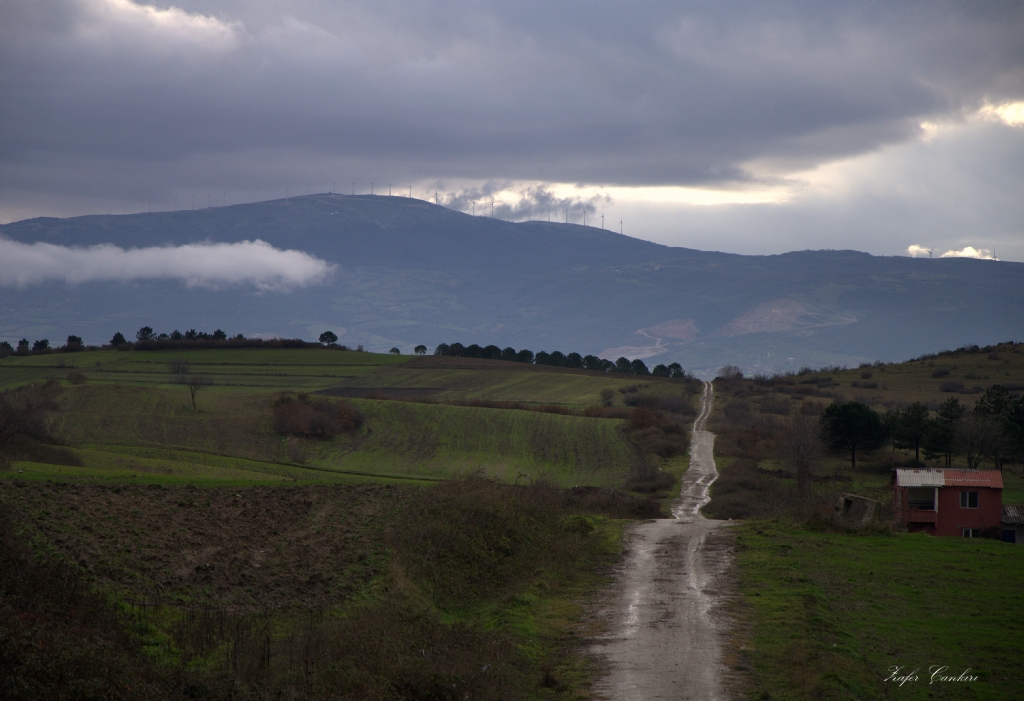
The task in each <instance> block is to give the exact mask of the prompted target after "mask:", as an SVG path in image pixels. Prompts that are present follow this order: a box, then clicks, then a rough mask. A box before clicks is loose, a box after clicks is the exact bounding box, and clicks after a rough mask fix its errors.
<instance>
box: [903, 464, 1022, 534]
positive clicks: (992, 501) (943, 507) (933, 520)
mask: <svg viewBox="0 0 1024 701" xmlns="http://www.w3.org/2000/svg"><path fill="white" fill-rule="evenodd" d="M892 484H893V491H894V493H893V507H894V518H895V520H896V525H897V526H898V527H900V528H903V529H905V530H907V531H909V532H911V533H913V532H917V531H924V532H926V533H930V534H931V535H943V536H958V537H961V538H980V537H981V536H982V534H983V533H984V532H985V531H988V533H987V534H986V535H990V536H992V537H996V536H997V535H998V533H999V531H1000V529H1001V523H1002V510H1003V509H1002V507H1003V475H1002V473H1001V472H999V471H998V470H928V469H918V470H913V469H911V470H893V475H892Z"/></svg>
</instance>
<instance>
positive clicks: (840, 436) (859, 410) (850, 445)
mask: <svg viewBox="0 0 1024 701" xmlns="http://www.w3.org/2000/svg"><path fill="white" fill-rule="evenodd" d="M819 421H820V424H821V431H822V438H823V439H824V440H825V443H826V444H827V445H828V447H829V448H830V449H832V450H849V451H850V467H851V469H856V468H857V450H858V449H859V450H875V449H876V448H879V447H881V445H882V443H883V441H884V440H885V431H884V429H883V427H882V419H881V417H880V416H879V415H878V413H877V412H875V411H872V409H871V407H869V406H867V405H866V404H861V403H860V402H845V403H842V404H840V403H838V402H836V403H833V404H829V405H828V407H826V408H825V411H823V412H822V413H821V418H820V419H819Z"/></svg>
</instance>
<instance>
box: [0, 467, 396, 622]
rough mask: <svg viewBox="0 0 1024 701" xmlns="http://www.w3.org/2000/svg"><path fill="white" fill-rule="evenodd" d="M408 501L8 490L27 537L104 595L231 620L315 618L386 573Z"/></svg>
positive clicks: (141, 490) (318, 491)
mask: <svg viewBox="0 0 1024 701" xmlns="http://www.w3.org/2000/svg"><path fill="white" fill-rule="evenodd" d="M412 493H413V490H412V489H408V488H399V487H394V486H390V485H372V484H367V485H346V486H327V485H317V486H305V487H285V488H280V487H279V488H273V489H272V488H269V487H252V488H245V489H240V488H237V487H234V488H231V487H225V488H207V489H202V490H200V489H197V488H195V487H162V486H160V485H146V486H107V485H93V484H73V483H71V484H69V483H26V482H19V481H3V482H0V510H3V511H5V512H6V513H8V514H9V515H10V516H11V520H12V521H13V522H14V523H15V524H17V529H18V531H20V534H21V536H22V537H24V538H26V539H28V540H30V541H31V542H32V543H33V545H34V546H35V547H36V548H38V549H39V550H42V551H47V550H49V551H51V552H52V551H53V550H54V549H55V550H57V551H58V552H59V553H60V554H62V555H63V556H65V557H68V558H70V559H71V560H72V561H73V562H77V563H78V564H79V565H80V566H82V567H83V568H85V570H86V572H87V573H88V576H89V578H90V579H92V581H93V583H94V584H95V585H97V586H98V587H99V588H101V589H108V590H111V591H112V592H115V593H117V594H120V595H121V596H126V597H130V598H133V599H134V598H135V597H138V596H140V595H145V596H146V597H147V599H150V600H155V601H160V600H163V601H165V602H166V603H171V602H175V603H186V602H210V603H216V604H217V605H218V606H221V607H225V608H226V609H227V610H231V611H236V612H244V611H258V610H266V609H278V610H307V611H308V610H316V609H323V608H327V607H332V606H336V605H338V604H341V603H344V602H345V600H346V599H348V598H350V597H351V596H352V595H353V594H356V593H358V592H360V591H363V590H365V588H366V586H367V585H368V584H369V582H370V581H371V580H372V579H373V578H374V577H376V576H377V575H380V574H381V573H383V571H384V570H385V568H386V566H387V557H388V555H387V551H386V548H385V544H384V531H385V528H386V526H387V524H388V523H389V522H390V521H391V520H392V517H393V515H394V514H395V513H396V512H397V510H398V509H400V508H401V505H402V504H403V502H406V501H407V500H408V499H409V498H410V496H411V494H412Z"/></svg>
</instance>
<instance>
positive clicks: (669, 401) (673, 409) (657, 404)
mask: <svg viewBox="0 0 1024 701" xmlns="http://www.w3.org/2000/svg"><path fill="white" fill-rule="evenodd" d="M623 402H625V404H626V406H635V407H641V408H644V409H653V410H655V411H664V412H667V413H669V414H683V415H686V416H694V415H696V413H697V412H696V411H695V410H694V408H693V403H692V402H691V401H690V399H689V397H684V396H682V395H677V394H675V395H668V396H656V395H653V394H634V395H632V396H628V397H626V398H625V399H623Z"/></svg>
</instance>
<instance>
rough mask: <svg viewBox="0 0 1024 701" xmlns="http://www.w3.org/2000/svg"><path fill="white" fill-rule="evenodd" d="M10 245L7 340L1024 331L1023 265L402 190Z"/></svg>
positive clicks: (616, 346) (629, 341)
mask: <svg viewBox="0 0 1024 701" xmlns="http://www.w3.org/2000/svg"><path fill="white" fill-rule="evenodd" d="M0 239H2V240H0V295H2V302H0V338H3V339H7V340H11V341H16V340H17V339H19V338H22V337H26V338H28V339H29V340H34V339H36V338H43V337H46V338H49V339H50V340H51V342H58V343H59V342H61V341H62V340H63V338H64V337H66V336H67V335H68V334H76V335H80V336H83V337H84V338H85V340H86V341H87V342H92V343H98V342H105V341H107V340H109V338H110V337H111V336H112V335H113V333H114V332H115V331H121V332H124V333H125V334H126V335H128V336H129V337H130V336H131V334H132V333H133V332H134V331H135V330H136V329H138V328H139V327H141V326H143V325H149V326H152V327H154V328H155V329H157V330H158V331H171V330H173V329H175V328H177V329H181V330H187V329H188V328H192V327H195V328H198V329H200V330H206V331H213V330H214V329H215V328H222V329H223V330H225V331H227V332H228V333H231V334H235V333H244V334H246V335H253V334H262V335H280V336H286V337H300V338H305V339H310V340H313V339H315V338H316V337H317V336H318V335H319V334H320V333H321V332H322V331H324V330H333V331H335V332H336V333H337V334H338V336H339V337H340V342H341V343H345V344H347V345H350V346H356V345H363V346H365V347H366V348H367V349H369V350H387V349H388V348H390V347H391V346H398V347H399V348H401V349H402V351H403V352H411V350H412V347H413V346H414V345H417V344H420V343H423V344H426V345H428V346H429V347H431V348H433V346H434V345H436V344H438V343H441V342H448V343H451V342H453V341H459V342H462V343H464V344H469V343H479V344H481V345H486V344H491V343H493V344H497V345H499V346H502V347H504V346H507V345H511V346H513V347H515V348H517V349H519V348H529V349H531V350H533V351H535V352H536V351H540V350H547V351H553V350H561V351H563V352H569V351H578V352H580V353H583V354H587V353H594V354H598V355H602V356H604V357H609V358H612V359H614V358H616V357H618V356H620V355H622V356H626V357H630V358H636V357H639V358H643V359H645V362H647V363H648V364H649V365H650V364H652V363H657V362H670V361H679V362H680V363H682V364H683V365H684V367H686V368H688V369H691V370H693V371H695V372H698V373H701V374H708V373H711V372H713V371H714V369H716V368H717V367H718V366H719V365H721V364H724V363H727V362H731V363H736V364H739V365H741V366H742V367H744V368H746V369H747V370H748V371H763V372H771V371H780V370H787V369H795V368H798V367H800V366H802V365H823V364H827V363H840V364H853V363H857V362H861V361H867V360H875V359H885V360H895V359H901V358H906V357H910V356H913V355H917V354H920V353H923V352H929V351H934V350H937V349H941V348H951V347H956V346H960V345H962V344H965V343H982V344H984V343H992V342H996V341H1001V340H1008V339H1012V338H1018V337H1019V335H1020V329H1022V328H1024V264H1020V263H1009V262H999V261H991V260H973V259H956V258H946V259H933V260H929V259H927V258H916V259H915V258H909V257H876V256H871V255H868V254H865V253H858V252H855V251H800V252H793V253H787V254H783V255H773V256H742V255H734V254H725V253H714V252H705V251H698V250H694V249H687V248H678V247H669V246H664V245H659V244H656V243H651V242H648V241H643V240H639V239H635V238H630V237H628V236H622V235H620V234H618V233H615V232H612V231H608V230H605V229H601V228H599V227H595V226H585V227H584V226H581V225H577V224H564V223H556V222H547V221H524V222H508V221H503V220H501V219H497V218H492V217H489V216H472V215H467V214H464V213H462V212H458V211H454V210H451V209H448V208H445V207H442V206H438V205H435V204H432V203H429V202H425V201H422V200H417V199H410V198H408V197H398V196H394V197H388V196H379V195H375V196H370V195H356V196H351V195H338V194H318V195H310V196H301V197H292V198H288V199H281V200H272V201H267V202H260V203H253V204H244V205H234V206H227V207H214V208H210V209H201V210H196V211H182V212H160V213H152V214H146V213H143V214H134V215H96V216H84V217H72V218H67V219H57V218H37V219H30V220H25V221H21V222H15V223H12V224H7V225H4V226H2V227H0Z"/></svg>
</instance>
